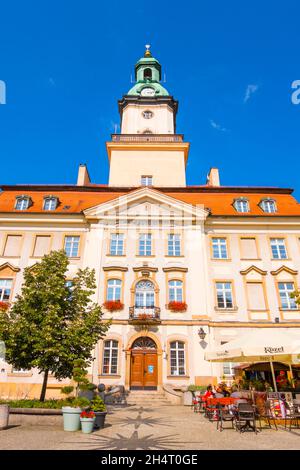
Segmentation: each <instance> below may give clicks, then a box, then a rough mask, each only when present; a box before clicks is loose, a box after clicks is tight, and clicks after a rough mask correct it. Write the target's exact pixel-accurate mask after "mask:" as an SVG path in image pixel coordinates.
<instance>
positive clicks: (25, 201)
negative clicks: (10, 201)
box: [15, 196, 31, 211]
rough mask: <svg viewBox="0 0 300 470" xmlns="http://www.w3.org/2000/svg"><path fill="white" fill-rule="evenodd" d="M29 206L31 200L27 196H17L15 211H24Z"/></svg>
mask: <svg viewBox="0 0 300 470" xmlns="http://www.w3.org/2000/svg"><path fill="white" fill-rule="evenodd" d="M30 205H31V198H30V197H29V196H17V197H16V204H15V209H17V210H18V211H25V210H26V209H28V207H29V206H30Z"/></svg>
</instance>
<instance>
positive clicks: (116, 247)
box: [109, 233, 124, 256]
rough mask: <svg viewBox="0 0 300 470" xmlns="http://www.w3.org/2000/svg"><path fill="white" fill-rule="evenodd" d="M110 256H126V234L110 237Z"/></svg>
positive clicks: (113, 234) (114, 234)
mask: <svg viewBox="0 0 300 470" xmlns="http://www.w3.org/2000/svg"><path fill="white" fill-rule="evenodd" d="M109 252H110V254H111V255H114V256H121V255H123V254H124V234H123V233H112V234H111V236H110V251H109Z"/></svg>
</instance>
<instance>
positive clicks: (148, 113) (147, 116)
mask: <svg viewBox="0 0 300 470" xmlns="http://www.w3.org/2000/svg"><path fill="white" fill-rule="evenodd" d="M143 117H144V118H145V119H151V118H152V117H153V113H152V111H149V110H148V109H147V110H146V111H143Z"/></svg>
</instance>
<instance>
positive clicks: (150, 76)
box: [144, 68, 152, 80]
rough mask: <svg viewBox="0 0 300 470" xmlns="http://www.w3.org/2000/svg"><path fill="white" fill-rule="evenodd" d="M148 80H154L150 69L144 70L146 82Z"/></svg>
mask: <svg viewBox="0 0 300 470" xmlns="http://www.w3.org/2000/svg"><path fill="white" fill-rule="evenodd" d="M147 78H148V79H149V80H151V78H152V70H151V69H149V68H147V69H145V70H144V80H146V79H147Z"/></svg>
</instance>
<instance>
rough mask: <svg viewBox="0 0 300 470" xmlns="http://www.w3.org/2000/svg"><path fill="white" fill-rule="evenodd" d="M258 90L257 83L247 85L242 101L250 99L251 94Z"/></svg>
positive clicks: (245, 101)
mask: <svg viewBox="0 0 300 470" xmlns="http://www.w3.org/2000/svg"><path fill="white" fill-rule="evenodd" d="M257 90H258V85H247V88H246V91H245V95H244V103H247V101H248V100H250V98H251V95H253V94H254V93H255V92H256V91H257Z"/></svg>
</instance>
